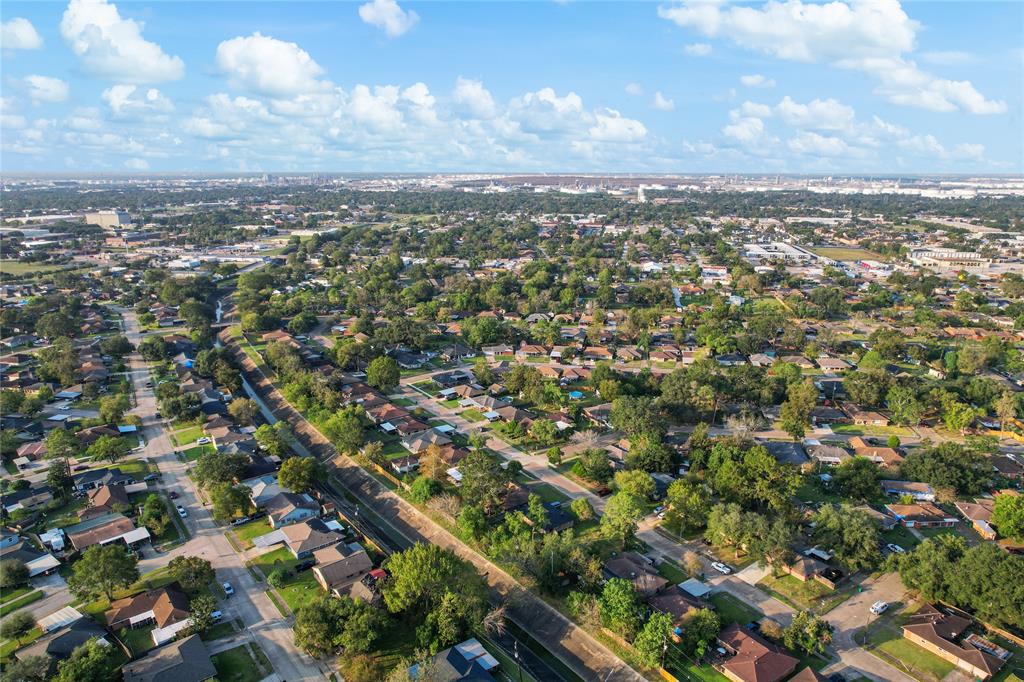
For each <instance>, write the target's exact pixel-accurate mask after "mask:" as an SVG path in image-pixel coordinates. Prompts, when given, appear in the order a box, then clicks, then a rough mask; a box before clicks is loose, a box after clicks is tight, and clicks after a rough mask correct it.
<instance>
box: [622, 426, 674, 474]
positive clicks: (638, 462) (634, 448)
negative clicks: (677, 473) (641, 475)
mask: <svg viewBox="0 0 1024 682" xmlns="http://www.w3.org/2000/svg"><path fill="white" fill-rule="evenodd" d="M674 463H675V457H674V456H673V454H672V451H671V450H669V449H668V448H667V447H665V445H664V444H663V443H662V442H661V441H660V440H659V439H658V438H657V437H655V436H646V435H644V436H637V437H636V438H634V439H633V440H632V442H631V444H630V446H629V452H628V453H627V454H626V464H627V465H628V466H629V468H631V469H639V470H641V471H649V472H652V473H656V472H666V471H671V470H672V466H673V464H674Z"/></svg>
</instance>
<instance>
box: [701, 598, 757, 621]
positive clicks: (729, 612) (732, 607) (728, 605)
mask: <svg viewBox="0 0 1024 682" xmlns="http://www.w3.org/2000/svg"><path fill="white" fill-rule="evenodd" d="M708 601H710V602H711V603H712V604H714V605H715V611H716V612H717V613H718V616H719V617H720V618H721V619H722V625H723V626H725V625H729V624H730V623H739V624H740V625H746V624H747V623H749V622H751V621H755V620H761V619H762V618H764V614H763V613H761V612H760V611H758V610H757V609H755V608H754V607H752V606H749V605H747V604H744V603H743V602H741V601H740V600H739V599H737V598H736V597H734V596H732V595H731V594H729V593H728V592H715V593H714V594H712V595H710V596H709V597H708Z"/></svg>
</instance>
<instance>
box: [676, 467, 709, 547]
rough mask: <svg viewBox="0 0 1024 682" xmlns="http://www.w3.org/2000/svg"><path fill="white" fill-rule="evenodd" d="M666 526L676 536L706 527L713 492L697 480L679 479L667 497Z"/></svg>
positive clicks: (690, 478) (689, 478)
mask: <svg viewBox="0 0 1024 682" xmlns="http://www.w3.org/2000/svg"><path fill="white" fill-rule="evenodd" d="M665 507H666V509H665V525H666V526H668V527H669V528H670V529H672V530H674V531H675V532H676V534H678V535H680V536H681V535H683V534H685V532H686V531H687V530H693V529H695V528H700V527H701V526H703V525H704V523H705V521H706V520H707V518H708V514H709V513H710V511H711V491H710V490H708V488H707V486H705V485H704V484H703V483H702V482H701V481H699V480H697V479H696V478H692V477H687V478H678V479H676V480H674V481H672V483H671V484H669V486H668V491H667V493H666V495H665Z"/></svg>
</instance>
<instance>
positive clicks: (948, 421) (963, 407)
mask: <svg viewBox="0 0 1024 682" xmlns="http://www.w3.org/2000/svg"><path fill="white" fill-rule="evenodd" d="M977 416H978V415H977V412H976V411H975V409H974V408H973V407H971V406H970V405H968V404H966V403H962V402H960V401H957V400H954V401H951V402H949V403H947V404H946V405H945V406H943V408H942V421H943V423H944V424H945V425H946V428H947V429H949V430H950V431H957V432H958V433H960V434H963V432H964V431H965V430H966V429H967V427H968V426H970V425H971V424H973V423H974V420H975V419H976V418H977Z"/></svg>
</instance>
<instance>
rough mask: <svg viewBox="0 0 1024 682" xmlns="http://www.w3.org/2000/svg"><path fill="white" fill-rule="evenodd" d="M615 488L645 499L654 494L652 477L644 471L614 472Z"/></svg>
mask: <svg viewBox="0 0 1024 682" xmlns="http://www.w3.org/2000/svg"><path fill="white" fill-rule="evenodd" d="M614 480H615V489H616V490H618V491H620V492H627V493H630V494H632V495H635V496H636V497H637V498H639V499H641V500H646V499H648V498H650V497H652V496H653V495H654V491H655V486H654V479H653V478H651V475H650V474H648V473H646V472H644V471H619V472H616V474H615V479H614Z"/></svg>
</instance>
